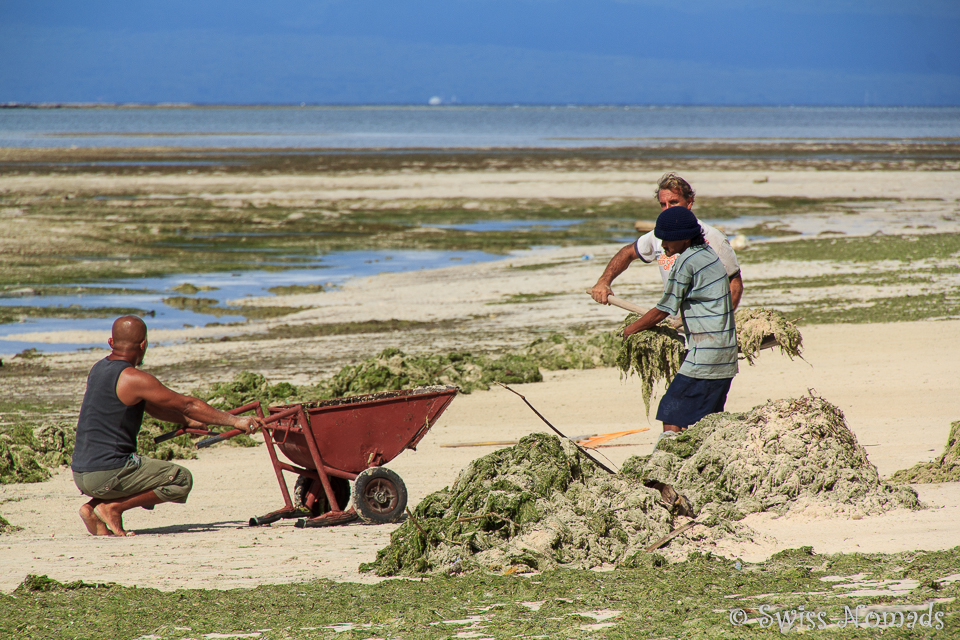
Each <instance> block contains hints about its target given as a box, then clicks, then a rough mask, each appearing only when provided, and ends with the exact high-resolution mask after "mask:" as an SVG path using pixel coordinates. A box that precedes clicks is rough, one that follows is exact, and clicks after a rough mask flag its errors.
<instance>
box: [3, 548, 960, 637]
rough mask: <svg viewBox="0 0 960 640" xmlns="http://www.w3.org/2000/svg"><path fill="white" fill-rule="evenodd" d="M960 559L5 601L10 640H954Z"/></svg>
mask: <svg viewBox="0 0 960 640" xmlns="http://www.w3.org/2000/svg"><path fill="white" fill-rule="evenodd" d="M958 574H960V549H951V550H948V551H941V552H906V553H898V554H889V555H887V554H869V555H867V554H862V555H861V554H836V555H821V554H817V553H815V552H814V550H812V549H810V548H809V547H805V548H800V549H792V550H787V551H783V552H781V553H778V554H776V555H775V556H773V557H771V558H770V559H769V560H767V561H765V562H763V563H759V564H750V563H746V562H742V561H739V560H735V559H725V558H720V557H716V556H711V555H709V554H699V553H696V554H691V555H690V556H689V557H688V559H687V560H686V561H685V562H680V563H676V564H670V563H666V562H664V561H663V559H662V557H660V556H658V555H657V554H649V556H648V557H647V559H646V561H645V562H644V563H643V564H642V566H638V567H637V568H635V569H617V570H614V571H608V572H595V571H582V570H562V571H547V572H543V573H538V574H533V575H523V576H521V575H499V576H498V575H466V576H448V575H439V576H433V577H429V578H425V579H418V580H403V579H401V580H388V581H384V582H380V583H379V584H373V585H367V584H355V583H338V582H332V581H328V580H323V581H315V582H306V583H295V584H285V585H267V586H260V587H257V588H255V589H234V590H230V591H215V590H192V589H191V590H177V591H173V592H161V591H158V590H156V589H149V588H136V587H121V586H117V585H109V584H90V583H83V582H74V583H68V584H61V583H58V582H56V581H54V580H51V579H49V578H47V577H46V576H30V577H28V578H27V579H26V580H24V582H23V583H22V584H21V586H20V587H19V588H18V589H17V590H16V591H15V592H14V593H12V594H9V595H8V594H4V595H0V636H2V637H4V638H7V637H9V638H18V639H19V638H23V639H25V640H33V639H37V640H39V639H41V638H43V639H47V638H49V639H51V640H53V639H67V638H70V639H74V638H76V639H80V638H84V639H96V640H99V639H107V638H124V639H132V638H151V639H152V640H167V639H170V640H173V639H186V638H231V637H241V638H258V639H261V640H280V639H295V640H298V639H315V638H333V637H336V638H341V639H351V638H354V639H360V638H411V639H412V638H417V639H421V638H423V639H431V638H436V639H440V638H451V637H461V638H470V637H475V638H545V637H546V638H556V637H562V638H567V637H572V638H580V637H590V638H651V639H652V638H680V637H682V638H692V639H703V640H707V639H711V640H712V639H714V638H728V639H733V638H769V637H779V636H780V635H781V634H782V633H798V632H800V633H802V635H803V637H812V638H837V637H844V638H847V637H849V638H875V637H877V636H878V634H879V633H880V632H882V633H883V636H882V637H884V638H888V637H889V638H950V637H957V635H958V634H960V613H958V611H960V605H958V602H957V600H956V598H957V597H958V596H960V582H958V581H957V580H956V576H957V575H958Z"/></svg>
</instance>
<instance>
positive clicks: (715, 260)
mask: <svg viewBox="0 0 960 640" xmlns="http://www.w3.org/2000/svg"><path fill="white" fill-rule="evenodd" d="M654 235H655V236H656V237H657V238H658V239H659V240H660V241H661V244H662V246H663V250H664V253H665V254H666V255H667V256H668V257H673V256H676V259H675V260H674V262H673V266H672V267H671V268H670V272H669V274H668V276H667V281H666V283H665V284H664V287H663V297H662V298H660V302H658V303H657V306H656V307H654V308H653V309H651V310H650V311H648V312H647V313H646V314H644V316H643V317H642V318H640V319H639V320H637V321H636V322H634V323H633V324H631V325H629V326H627V328H626V329H624V332H623V335H624V337H626V336H629V335H631V334H634V333H636V332H638V331H644V330H646V329H650V328H652V327H653V326H655V325H656V324H657V323H659V322H660V321H661V320H663V319H665V318H667V317H668V316H673V315H678V314H679V315H680V317H681V319H682V321H683V326H684V330H685V331H686V333H687V357H686V358H685V359H684V361H683V365H681V367H680V370H679V372H678V373H677V375H676V377H674V379H673V381H672V382H671V383H670V386H669V388H668V389H667V392H666V393H665V394H664V396H663V398H662V399H661V400H660V407H659V409H657V420H660V421H662V422H663V430H664V433H666V432H679V431H682V430H683V429H686V428H687V427H689V426H690V425H692V424H695V423H696V422H698V421H699V420H700V419H701V418H703V417H704V416H706V415H708V414H711V413H717V412H720V411H723V408H724V404H725V403H726V400H727V392H728V391H729V390H730V383H731V381H732V380H733V377H734V376H735V375H737V371H738V367H737V329H736V325H735V323H734V315H733V310H734V305H733V301H732V299H731V296H730V280H729V278H728V276H727V272H726V270H725V269H724V267H723V264H722V263H721V262H720V258H719V257H718V256H717V254H716V253H715V252H714V251H713V249H711V248H710V246H709V245H707V244H706V242H705V241H704V238H703V231H702V229H701V227H700V223H699V222H698V221H697V218H696V216H694V215H693V212H692V211H690V210H689V209H687V208H686V207H670V208H668V209H665V210H663V211H662V212H661V213H660V216H659V217H658V218H657V226H656V229H655V230H654Z"/></svg>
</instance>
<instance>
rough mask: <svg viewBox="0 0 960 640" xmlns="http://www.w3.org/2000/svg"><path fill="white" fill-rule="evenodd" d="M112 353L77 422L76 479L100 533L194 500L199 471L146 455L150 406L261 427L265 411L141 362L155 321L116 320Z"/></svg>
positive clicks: (161, 413) (248, 429) (183, 420)
mask: <svg viewBox="0 0 960 640" xmlns="http://www.w3.org/2000/svg"><path fill="white" fill-rule="evenodd" d="M108 343H109V345H110V349H111V352H110V355H108V356H107V357H106V358H104V359H103V360H100V361H99V362H97V363H96V364H95V365H93V368H92V369H91V370H90V374H89V376H88V377H87V390H86V392H85V393H84V396H83V404H82V405H81V407H80V417H79V419H78V421H77V440H76V445H75V448H74V453H73V462H72V464H71V468H72V469H73V480H74V482H75V483H76V485H77V488H78V489H80V491H81V493H83V494H85V495H87V496H89V497H90V498H91V499H90V501H89V502H87V503H86V504H84V505H83V506H82V507H80V518H81V519H82V520H83V524H84V525H86V527H87V530H88V531H89V532H90V533H91V534H93V535H97V536H105V535H110V534H113V535H117V536H127V535H133V532H132V531H130V532H128V531H125V530H124V528H123V512H124V511H127V510H128V509H133V508H134V507H142V508H144V509H153V507H154V505H157V504H160V503H161V502H178V503H181V504H182V503H184V502H186V501H187V495H188V494H189V493H190V490H191V489H192V488H193V476H192V475H191V474H190V472H189V471H188V470H187V469H185V468H184V467H181V466H180V465H177V464H173V463H171V462H164V461H162V460H154V459H152V458H145V457H141V456H139V455H138V454H137V434H138V433H139V432H140V426H141V423H142V422H143V414H144V412H146V413H148V414H149V415H151V416H153V417H154V418H157V419H158V420H163V421H165V422H173V423H175V424H181V425H185V426H188V427H203V426H205V425H220V426H225V427H231V428H234V429H239V430H240V431H242V432H243V433H248V434H249V433H253V432H254V431H256V430H257V429H258V428H260V427H262V426H263V421H262V420H261V419H260V418H258V417H255V416H254V417H237V416H234V415H232V414H229V413H227V412H225V411H220V410H219V409H215V408H213V407H211V406H210V405H209V404H207V403H206V402H204V401H203V400H200V399H198V398H193V397H191V396H185V395H182V394H179V393H176V392H175V391H171V390H170V389H168V388H167V387H165V386H164V385H163V384H161V383H160V381H159V380H157V379H156V378H155V377H153V376H152V375H150V374H149V373H145V372H143V371H140V370H139V369H137V367H138V366H140V365H141V364H143V357H144V354H145V353H146V351H147V325H146V324H145V323H144V322H143V320H141V319H140V318H138V317H136V316H123V317H121V318H118V319H117V320H116V321H115V322H114V323H113V331H112V333H111V337H110V339H109V340H108Z"/></svg>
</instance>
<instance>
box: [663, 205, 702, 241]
mask: <svg viewBox="0 0 960 640" xmlns="http://www.w3.org/2000/svg"><path fill="white" fill-rule="evenodd" d="M700 232H701V229H700V223H699V222H697V216H695V215H693V211H690V209H687V208H686V207H670V208H669V209H664V210H663V211H661V212H660V215H659V217H657V227H656V228H655V229H654V230H653V235H655V236H656V237H658V238H659V239H661V240H666V241H668V242H670V241H673V240H692V239H693V238H696V237H697V236H698V235H700Z"/></svg>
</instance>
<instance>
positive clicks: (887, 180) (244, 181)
mask: <svg viewBox="0 0 960 640" xmlns="http://www.w3.org/2000/svg"><path fill="white" fill-rule="evenodd" d="M661 174H662V172H650V171H609V170H607V171H604V170H600V171H568V172H550V171H463V172H450V173H416V174H409V173H394V174H379V173H378V174H367V175H341V176H328V175H318V176H284V175H278V176H261V175H250V176H241V175H230V176H215V175H194V176H187V175H163V176H159V175H158V176H150V175H147V176H107V175H75V176H0V192H2V191H4V190H6V191H10V192H15V193H23V194H33V193H58V192H63V191H66V192H80V193H88V192H89V193H97V194H109V193H118V194H119V193H126V192H134V193H144V192H147V193H151V194H157V195H164V194H167V195H169V194H176V195H188V194H190V195H194V196H201V197H206V198H210V199H213V200H223V201H233V200H240V201H271V202H287V203H291V204H293V203H296V202H298V201H299V202H304V203H306V202H312V201H314V200H344V199H369V200H394V199H397V200H403V199H425V198H445V199H446V198H481V199H485V198H494V199H499V198H611V197H621V198H644V199H646V198H651V197H652V195H653V189H654V185H655V184H656V181H657V179H658V178H659V177H660V175H661ZM683 175H684V177H685V178H687V180H689V181H690V183H691V184H693V185H695V186H696V189H697V192H698V193H700V194H702V195H704V196H760V197H763V196H799V197H810V198H825V197H843V198H847V197H879V198H920V197H922V198H944V199H947V200H956V199H957V197H958V194H960V178H958V172H956V171H873V172H872V171H768V170H762V171H761V170H757V171H716V170H709V171H685V172H683ZM241 185H242V186H241ZM234 206H236V205H234Z"/></svg>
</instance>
